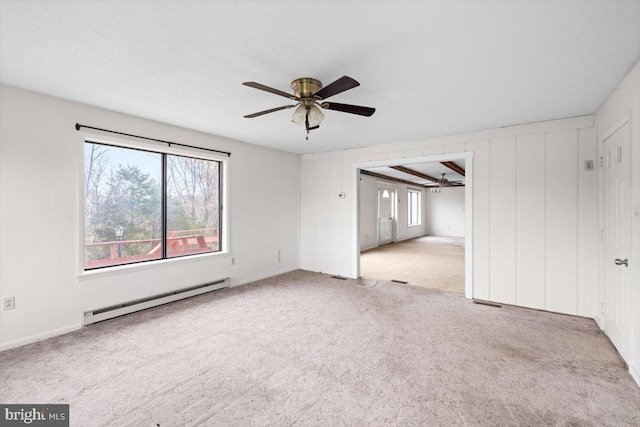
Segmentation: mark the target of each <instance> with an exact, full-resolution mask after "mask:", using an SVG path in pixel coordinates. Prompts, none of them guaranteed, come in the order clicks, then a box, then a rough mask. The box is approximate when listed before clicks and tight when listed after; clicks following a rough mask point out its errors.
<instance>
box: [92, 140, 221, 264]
mask: <svg viewBox="0 0 640 427" xmlns="http://www.w3.org/2000/svg"><path fill="white" fill-rule="evenodd" d="M84 151H85V153H84V154H85V156H84V157H85V159H84V160H85V162H84V196H85V204H84V269H85V270H91V269H95V268H101V267H110V266H116V265H123V264H132V263H138V262H143V261H151V260H158V259H165V258H175V257H179V256H186V255H194V254H202V253H209V252H217V251H220V248H221V245H220V237H221V233H220V223H221V193H220V192H221V187H220V177H221V169H222V167H221V165H222V164H221V162H219V161H215V160H206V159H201V158H194V157H186V156H180V155H174V154H167V153H160V152H153V151H146V150H140V149H132V148H124V147H118V146H112V145H106V144H101V143H94V142H86V143H85V150H84Z"/></svg>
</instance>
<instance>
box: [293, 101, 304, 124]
mask: <svg viewBox="0 0 640 427" xmlns="http://www.w3.org/2000/svg"><path fill="white" fill-rule="evenodd" d="M306 115H307V108H306V107H305V106H304V104H300V105H298V108H296V110H295V111H294V112H293V116H292V117H291V121H292V122H293V123H298V124H300V123H304V119H305V117H306Z"/></svg>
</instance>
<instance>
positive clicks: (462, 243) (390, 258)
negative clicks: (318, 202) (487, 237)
mask: <svg viewBox="0 0 640 427" xmlns="http://www.w3.org/2000/svg"><path fill="white" fill-rule="evenodd" d="M471 163H472V153H457V154H454V155H448V156H428V157H420V158H411V159H401V160H400V161H398V160H395V161H380V162H370V163H362V164H357V165H354V167H355V176H356V177H357V182H356V185H357V189H358V191H357V194H358V197H357V206H356V208H355V212H356V221H357V227H356V230H357V236H356V240H357V244H356V248H357V253H356V257H357V262H356V265H357V266H358V271H357V277H363V278H366V279H374V280H385V281H396V282H406V283H409V284H411V285H416V286H422V287H425V288H430V289H438V290H443V291H449V292H457V293H461V294H464V295H465V296H467V297H469V298H471V297H472V296H473V295H472V294H473V293H472V283H471V277H472V271H471V268H472V261H471V255H472V254H471V247H472V246H471V245H472V239H471V232H472V229H471V227H472V212H471V202H472V198H471V167H472V165H471Z"/></svg>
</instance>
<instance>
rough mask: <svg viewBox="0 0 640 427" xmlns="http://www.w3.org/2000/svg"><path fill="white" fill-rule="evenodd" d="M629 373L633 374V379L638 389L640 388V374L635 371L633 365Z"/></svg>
mask: <svg viewBox="0 0 640 427" xmlns="http://www.w3.org/2000/svg"><path fill="white" fill-rule="evenodd" d="M629 373H630V374H631V378H633V379H634V380H635V381H636V384H638V387H640V373H638V371H636V370H635V369H633V366H631V365H629Z"/></svg>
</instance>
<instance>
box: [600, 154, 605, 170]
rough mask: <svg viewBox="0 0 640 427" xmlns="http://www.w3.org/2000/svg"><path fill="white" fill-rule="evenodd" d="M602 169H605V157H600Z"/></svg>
mask: <svg viewBox="0 0 640 427" xmlns="http://www.w3.org/2000/svg"><path fill="white" fill-rule="evenodd" d="M600 167H601V168H603V167H604V156H600Z"/></svg>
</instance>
